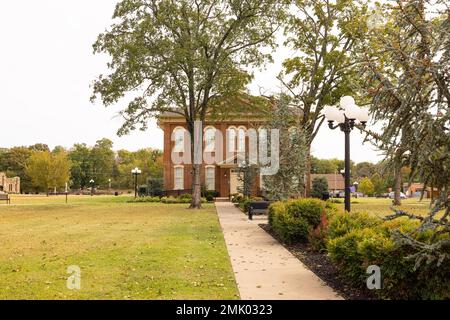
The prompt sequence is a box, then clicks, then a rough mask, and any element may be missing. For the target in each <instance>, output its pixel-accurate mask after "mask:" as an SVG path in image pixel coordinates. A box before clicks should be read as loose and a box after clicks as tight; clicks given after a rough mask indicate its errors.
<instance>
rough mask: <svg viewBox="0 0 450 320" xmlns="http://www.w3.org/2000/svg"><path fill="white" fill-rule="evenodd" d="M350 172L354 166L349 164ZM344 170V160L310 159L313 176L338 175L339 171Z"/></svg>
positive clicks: (352, 163)
mask: <svg viewBox="0 0 450 320" xmlns="http://www.w3.org/2000/svg"><path fill="white" fill-rule="evenodd" d="M350 165H351V168H352V171H354V170H353V168H354V166H355V164H354V162H353V161H352V162H351V164H350ZM343 169H345V162H344V160H339V159H318V158H316V157H311V173H314V174H336V173H337V174H339V172H341V170H343Z"/></svg>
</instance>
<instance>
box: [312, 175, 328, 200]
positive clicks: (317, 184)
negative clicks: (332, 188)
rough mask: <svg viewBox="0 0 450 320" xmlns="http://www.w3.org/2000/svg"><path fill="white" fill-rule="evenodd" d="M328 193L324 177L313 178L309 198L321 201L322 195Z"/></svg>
mask: <svg viewBox="0 0 450 320" xmlns="http://www.w3.org/2000/svg"><path fill="white" fill-rule="evenodd" d="M327 192H328V181H327V179H326V178H324V177H319V178H315V179H314V180H313V183H312V190H311V196H312V197H313V198H319V199H322V197H323V194H324V193H327Z"/></svg>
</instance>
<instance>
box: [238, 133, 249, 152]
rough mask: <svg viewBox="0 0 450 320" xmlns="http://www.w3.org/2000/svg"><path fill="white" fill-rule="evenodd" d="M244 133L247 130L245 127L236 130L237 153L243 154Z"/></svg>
mask: <svg viewBox="0 0 450 320" xmlns="http://www.w3.org/2000/svg"><path fill="white" fill-rule="evenodd" d="M246 131H247V129H246V128H245V127H239V129H238V152H245V138H246V135H247V132H246Z"/></svg>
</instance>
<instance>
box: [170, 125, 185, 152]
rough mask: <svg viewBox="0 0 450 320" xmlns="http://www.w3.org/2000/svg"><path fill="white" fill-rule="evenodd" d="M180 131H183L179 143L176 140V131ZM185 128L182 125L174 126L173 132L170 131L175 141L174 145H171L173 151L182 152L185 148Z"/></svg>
mask: <svg viewBox="0 0 450 320" xmlns="http://www.w3.org/2000/svg"><path fill="white" fill-rule="evenodd" d="M180 130H181V131H182V132H183V142H182V145H179V144H178V141H177V132H178V131H180ZM186 131H187V130H186V129H185V128H183V127H176V128H175V129H173V132H172V137H173V140H174V142H175V145H174V147H173V152H184V151H185V150H184V147H185V144H186V140H185V139H186Z"/></svg>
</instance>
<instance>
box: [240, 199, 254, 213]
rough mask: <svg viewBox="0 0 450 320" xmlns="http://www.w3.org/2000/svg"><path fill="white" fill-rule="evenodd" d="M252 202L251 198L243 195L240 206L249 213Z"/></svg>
mask: <svg viewBox="0 0 450 320" xmlns="http://www.w3.org/2000/svg"><path fill="white" fill-rule="evenodd" d="M251 202H252V200H251V199H250V198H248V197H242V198H240V200H239V203H238V206H239V208H240V209H241V210H242V211H244V212H245V213H247V212H248V209H249V206H250V203H251Z"/></svg>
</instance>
